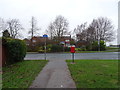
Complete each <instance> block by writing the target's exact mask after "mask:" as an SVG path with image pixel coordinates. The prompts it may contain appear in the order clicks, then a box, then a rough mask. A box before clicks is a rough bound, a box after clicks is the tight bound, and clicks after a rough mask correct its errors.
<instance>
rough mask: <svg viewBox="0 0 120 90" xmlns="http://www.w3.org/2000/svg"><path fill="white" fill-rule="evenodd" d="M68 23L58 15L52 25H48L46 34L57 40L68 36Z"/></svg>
mask: <svg viewBox="0 0 120 90" xmlns="http://www.w3.org/2000/svg"><path fill="white" fill-rule="evenodd" d="M68 24H69V23H68V21H67V19H65V18H64V17H63V16H61V15H59V16H57V17H56V19H55V21H54V22H53V23H50V25H49V27H48V30H47V33H48V34H50V36H52V37H57V38H58V39H59V38H60V37H62V36H63V35H66V34H69V33H70V32H69V31H68Z"/></svg>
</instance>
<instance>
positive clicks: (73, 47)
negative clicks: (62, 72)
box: [70, 45, 75, 63]
mask: <svg viewBox="0 0 120 90" xmlns="http://www.w3.org/2000/svg"><path fill="white" fill-rule="evenodd" d="M70 52H71V53H72V63H74V53H75V45H72V46H71V48H70Z"/></svg>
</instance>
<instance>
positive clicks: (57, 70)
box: [30, 58, 76, 88]
mask: <svg viewBox="0 0 120 90" xmlns="http://www.w3.org/2000/svg"><path fill="white" fill-rule="evenodd" d="M56 59H57V58H52V59H50V60H49V62H48V64H47V65H46V66H45V67H44V68H43V70H42V71H41V72H40V73H39V75H38V76H37V77H36V79H35V80H34V81H33V83H32V85H31V86H30V88H76V86H75V83H74V81H73V79H72V78H71V75H70V72H69V70H68V66H67V63H66V62H65V60H58V59H57V60H56Z"/></svg>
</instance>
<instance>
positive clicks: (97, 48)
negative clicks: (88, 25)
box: [92, 40, 106, 51]
mask: <svg viewBox="0 0 120 90" xmlns="http://www.w3.org/2000/svg"><path fill="white" fill-rule="evenodd" d="M99 47H100V51H104V50H106V45H105V42H104V41H102V40H101V41H100V46H99V45H98V41H95V42H93V43H92V50H93V51H98V50H99Z"/></svg>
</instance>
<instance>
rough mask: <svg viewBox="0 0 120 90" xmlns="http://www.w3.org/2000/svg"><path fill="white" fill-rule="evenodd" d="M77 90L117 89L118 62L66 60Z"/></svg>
mask: <svg viewBox="0 0 120 90" xmlns="http://www.w3.org/2000/svg"><path fill="white" fill-rule="evenodd" d="M67 64H68V67H69V70H70V72H71V75H72V77H73V80H74V81H75V83H76V86H77V88H118V87H120V86H118V60H75V64H71V60H67Z"/></svg>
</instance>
